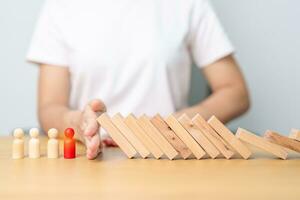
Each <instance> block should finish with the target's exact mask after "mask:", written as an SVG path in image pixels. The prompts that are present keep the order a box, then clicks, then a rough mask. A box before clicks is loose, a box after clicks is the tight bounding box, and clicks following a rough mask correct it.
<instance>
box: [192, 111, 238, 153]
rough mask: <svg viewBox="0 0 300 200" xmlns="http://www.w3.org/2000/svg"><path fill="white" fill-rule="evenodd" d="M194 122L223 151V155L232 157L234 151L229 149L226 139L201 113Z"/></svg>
mask: <svg viewBox="0 0 300 200" xmlns="http://www.w3.org/2000/svg"><path fill="white" fill-rule="evenodd" d="M192 122H193V123H194V124H195V126H197V128H199V129H200V130H201V131H202V133H203V134H204V135H205V136H206V137H207V138H208V139H209V141H211V143H212V144H214V145H215V147H216V148H217V149H218V150H219V151H220V152H221V153H222V155H223V156H224V157H225V158H227V159H230V158H231V157H232V156H233V155H234V152H233V151H231V150H230V149H229V147H228V146H227V144H226V143H225V141H224V140H223V139H222V138H221V137H220V136H219V135H218V134H217V133H216V132H215V130H214V129H213V128H211V126H210V125H209V124H208V123H207V122H206V121H205V119H204V118H203V117H201V115H199V114H197V115H196V116H195V117H194V118H193V119H192Z"/></svg>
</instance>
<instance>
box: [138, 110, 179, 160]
mask: <svg viewBox="0 0 300 200" xmlns="http://www.w3.org/2000/svg"><path fill="white" fill-rule="evenodd" d="M138 123H139V125H140V126H141V127H143V129H144V131H145V132H146V133H147V134H148V136H149V137H151V139H152V140H153V141H154V142H155V143H156V144H157V145H158V146H159V147H160V149H161V150H162V151H163V152H164V154H165V155H166V156H167V157H168V158H169V159H170V160H173V159H174V158H175V157H176V156H177V155H178V153H177V151H176V149H174V147H173V146H172V145H171V144H170V143H169V142H168V140H167V139H166V138H165V137H164V136H162V135H161V133H160V132H159V130H158V129H157V128H156V127H155V126H154V125H153V124H152V123H151V121H150V118H149V117H147V116H146V115H143V116H141V117H140V118H138Z"/></svg>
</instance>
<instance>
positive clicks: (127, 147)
mask: <svg viewBox="0 0 300 200" xmlns="http://www.w3.org/2000/svg"><path fill="white" fill-rule="evenodd" d="M97 121H98V122H99V124H100V125H101V127H103V128H104V129H105V130H106V131H107V133H108V134H109V135H110V136H111V138H112V139H113V140H114V141H115V142H116V143H117V144H118V146H119V147H120V149H121V150H122V151H123V152H124V153H125V154H126V155H127V157H128V158H133V157H134V156H135V155H136V154H137V152H136V150H135V149H134V148H133V146H132V145H131V144H130V143H129V142H128V140H127V139H126V138H125V137H124V136H123V135H122V133H121V132H120V131H119V129H117V128H116V127H115V126H114V124H113V123H112V121H111V120H110V118H109V116H108V115H107V114H106V113H103V114H102V115H100V117H98V118H97Z"/></svg>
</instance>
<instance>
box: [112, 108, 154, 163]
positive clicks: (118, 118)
mask: <svg viewBox="0 0 300 200" xmlns="http://www.w3.org/2000/svg"><path fill="white" fill-rule="evenodd" d="M124 120H125V118H124V117H123V116H122V115H121V114H120V113H117V114H116V115H114V116H113V117H112V118H111V121H112V122H113V124H114V125H115V126H116V127H117V128H118V129H119V130H120V131H121V133H122V134H123V135H124V137H125V138H126V139H127V140H128V141H129V142H130V143H131V145H132V146H133V147H134V148H135V149H136V150H137V152H138V153H139V154H140V155H141V157H142V158H147V157H148V156H149V155H150V154H151V153H150V151H149V150H148V149H147V148H146V146H145V145H144V144H143V143H142V142H141V141H140V140H139V138H138V137H137V136H136V135H135V134H134V133H133V132H132V130H131V129H130V128H129V127H128V126H127V125H126V123H125V121H124Z"/></svg>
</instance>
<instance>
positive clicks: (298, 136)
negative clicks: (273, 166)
mask: <svg viewBox="0 0 300 200" xmlns="http://www.w3.org/2000/svg"><path fill="white" fill-rule="evenodd" d="M289 138H291V139H294V140H297V141H300V130H298V129H292V130H291V133H290V136H289Z"/></svg>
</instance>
